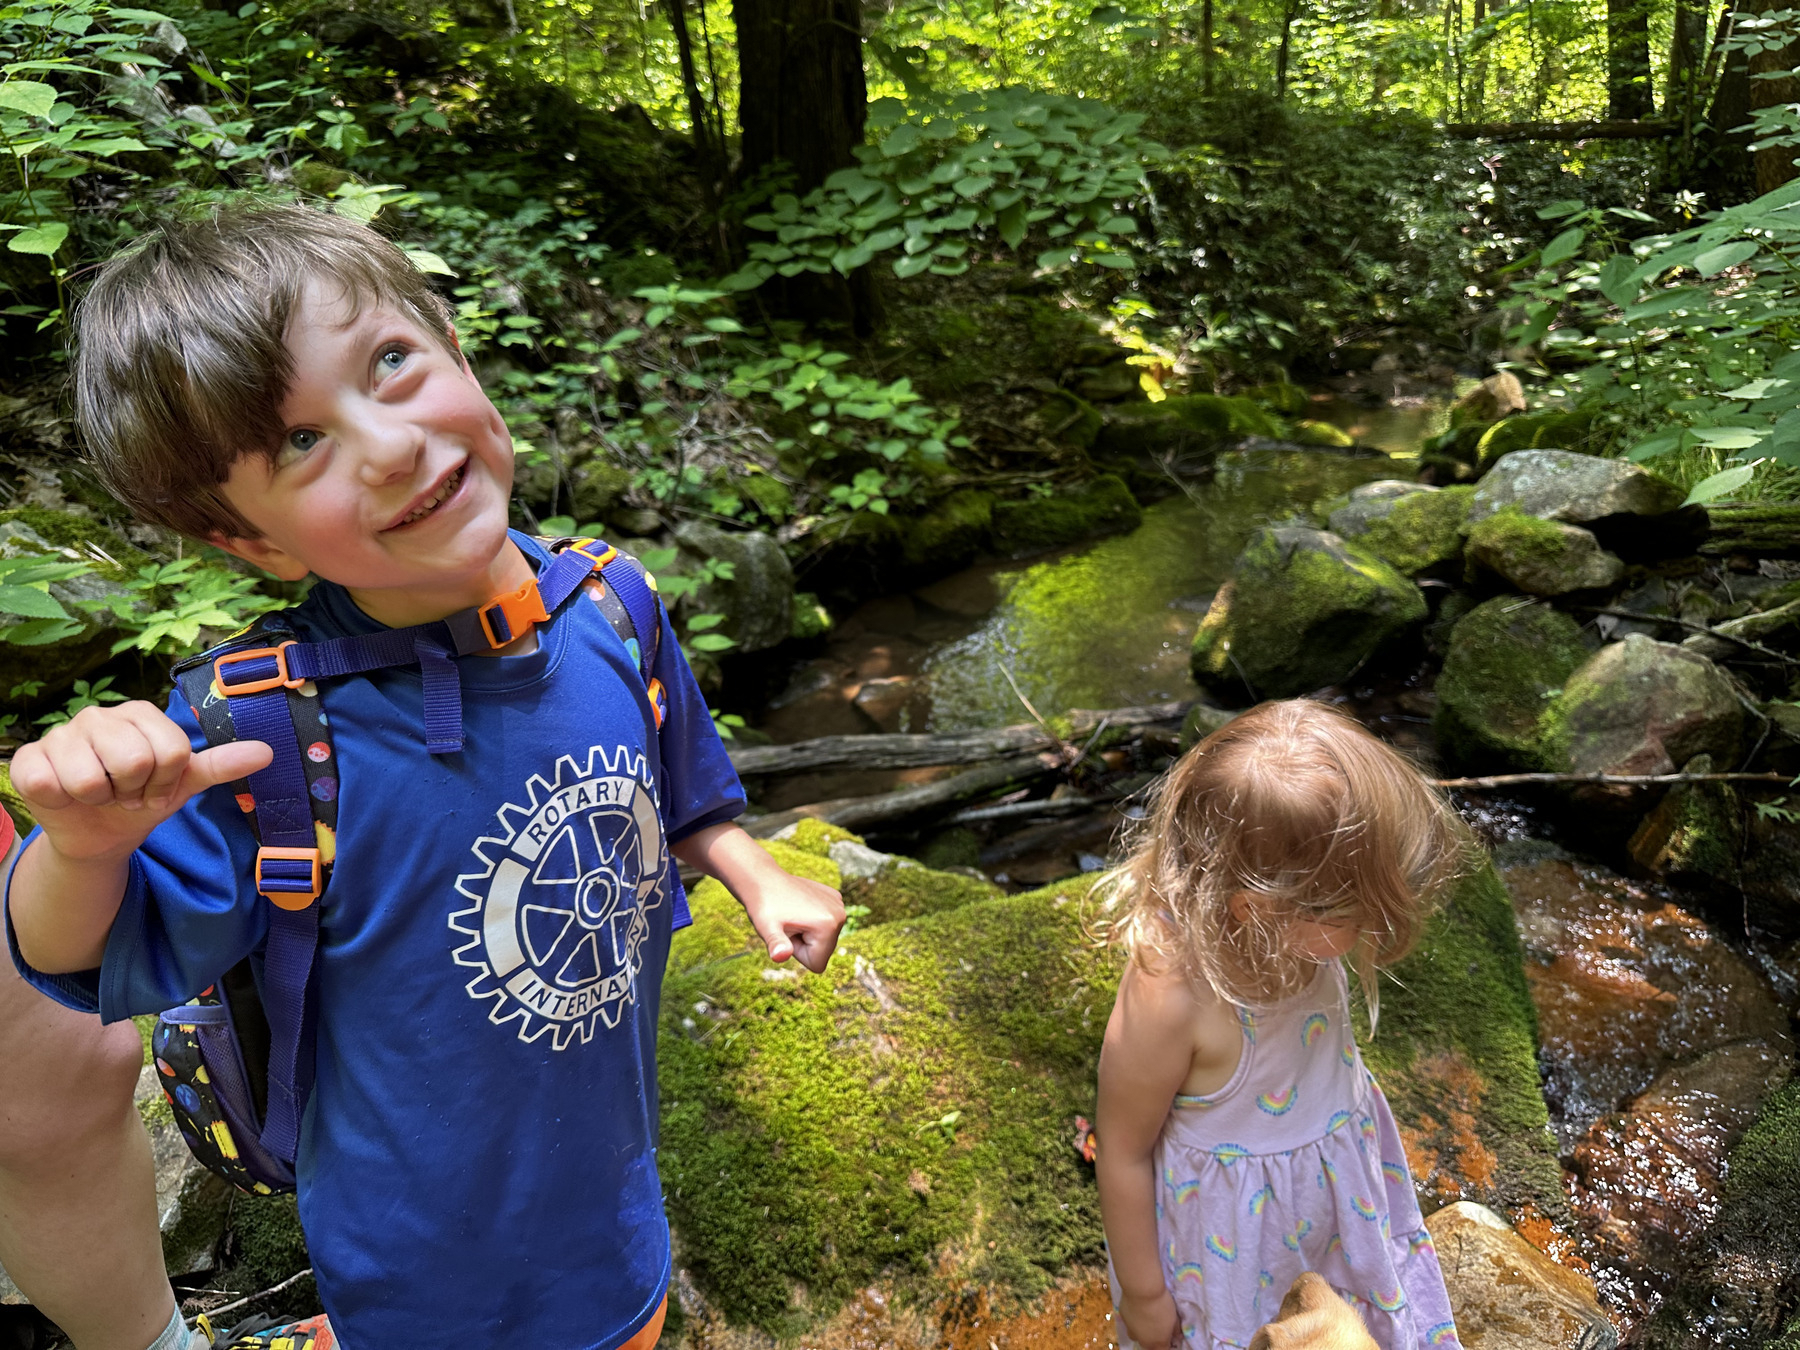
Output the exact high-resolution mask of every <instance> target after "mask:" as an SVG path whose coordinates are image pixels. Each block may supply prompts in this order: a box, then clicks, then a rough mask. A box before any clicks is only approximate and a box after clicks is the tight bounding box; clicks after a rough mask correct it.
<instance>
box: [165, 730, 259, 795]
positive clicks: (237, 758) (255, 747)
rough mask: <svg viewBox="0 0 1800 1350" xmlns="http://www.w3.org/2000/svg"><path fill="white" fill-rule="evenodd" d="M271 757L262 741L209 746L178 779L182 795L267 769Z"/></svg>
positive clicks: (190, 761)
mask: <svg viewBox="0 0 1800 1350" xmlns="http://www.w3.org/2000/svg"><path fill="white" fill-rule="evenodd" d="M274 758H275V752H274V751H273V750H271V749H270V748H269V747H268V745H266V744H265V743H264V742H262V741H233V742H231V743H230V744H229V745H215V746H211V747H209V748H207V749H205V750H202V751H201V752H200V753H199V754H197V755H195V756H194V757H193V758H192V759H190V760H189V761H188V766H187V772H186V773H184V774H183V775H182V776H181V790H182V795H183V797H184V798H185V797H191V796H193V795H194V794H195V793H197V792H204V791H206V789H208V788H211V787H217V786H218V785H219V784H220V783H229V782H232V781H233V780H235V779H239V778H247V777H249V776H250V775H251V774H253V773H255V772H256V771H257V770H258V769H263V768H267V767H268V765H269V762H270V761H271V760H273V759H274Z"/></svg>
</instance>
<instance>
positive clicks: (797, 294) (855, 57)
mask: <svg viewBox="0 0 1800 1350" xmlns="http://www.w3.org/2000/svg"><path fill="white" fill-rule="evenodd" d="M731 10H732V16H733V18H734V19H735V20H736V22H737V42H738V123H739V125H740V126H741V127H742V129H743V143H742V152H743V165H742V168H741V170H740V173H741V177H742V179H743V181H745V182H746V183H748V182H752V181H754V180H755V179H756V178H757V177H758V176H759V175H763V174H767V173H770V172H775V173H780V174H784V175H786V176H787V178H788V182H787V187H788V189H789V190H791V191H793V192H794V193H796V194H797V195H799V196H802V197H804V196H805V195H806V194H807V193H808V192H810V191H812V190H813V189H814V188H816V187H818V186H819V185H820V184H821V183H823V182H824V181H825V180H826V178H828V177H829V176H830V175H831V174H832V173H834V172H835V171H836V170H838V169H842V168H844V167H846V166H847V165H850V164H853V163H855V162H856V159H855V156H854V154H852V151H853V150H854V149H855V148H856V147H857V146H858V145H860V144H862V139H863V122H864V119H865V117H866V115H867V106H866V105H867V103H868V86H867V85H866V84H865V82H864V80H863V58H862V0H733V3H732V7H731ZM761 293H762V294H764V295H765V296H766V297H767V299H768V301H769V302H770V303H771V304H772V305H773V306H774V307H775V308H777V309H778V310H781V311H782V312H784V313H785V314H787V315H788V316H790V317H793V318H799V319H806V320H810V321H826V322H838V323H845V324H848V325H850V326H851V327H852V328H854V329H855V330H856V331H857V332H859V333H867V332H869V331H871V330H872V329H873V327H874V323H875V320H876V317H877V315H876V309H875V295H874V289H873V287H872V285H871V284H870V280H869V277H868V275H867V269H864V270H863V271H862V272H859V273H858V274H857V276H855V277H852V278H850V279H849V280H848V281H846V279H845V278H843V277H839V276H837V275H836V274H831V275H827V276H819V275H816V274H813V273H802V274H801V275H800V276H798V277H794V278H791V279H788V280H786V281H785V283H784V282H783V280H782V279H781V278H776V279H774V280H772V281H770V282H769V283H768V284H767V285H765V286H764V287H763V288H762V292H761Z"/></svg>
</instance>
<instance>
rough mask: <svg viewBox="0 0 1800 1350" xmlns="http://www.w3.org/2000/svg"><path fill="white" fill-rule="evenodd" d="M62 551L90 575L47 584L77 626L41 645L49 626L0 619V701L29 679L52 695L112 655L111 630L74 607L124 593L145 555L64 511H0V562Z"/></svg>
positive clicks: (42, 622)
mask: <svg viewBox="0 0 1800 1350" xmlns="http://www.w3.org/2000/svg"><path fill="white" fill-rule="evenodd" d="M65 549H66V550H72V551H73V552H74V553H75V554H76V555H77V556H78V557H79V558H80V560H82V561H84V562H86V563H88V565H89V567H90V569H91V570H89V571H88V572H86V573H84V574H82V575H81V576H77V577H71V578H69V579H68V580H66V581H53V582H51V583H50V584H49V591H50V594H51V596H52V597H53V598H55V599H56V600H57V601H58V602H59V603H60V604H61V605H62V608H63V610H64V612H65V613H66V614H67V615H68V616H69V618H70V619H72V620H74V621H75V622H76V624H78V625H79V627H78V628H76V629H75V631H73V632H71V633H70V634H69V635H68V636H66V637H63V638H60V639H57V640H54V641H49V642H46V641H45V640H44V637H45V636H46V635H48V630H47V629H46V625H47V624H49V623H51V622H53V621H52V620H46V619H20V618H17V617H15V616H13V615H0V625H3V626H0V697H4V696H5V695H6V694H7V692H8V691H9V690H11V689H13V688H15V687H16V686H18V685H20V684H21V683H23V682H26V681H31V680H36V681H39V682H41V683H42V684H43V685H44V686H45V687H46V688H47V689H50V690H54V689H58V688H60V687H62V686H64V685H66V684H67V683H68V682H69V681H70V680H74V679H78V678H80V677H81V676H83V675H86V674H87V673H89V672H90V671H92V670H93V669H95V668H96V667H97V666H99V665H101V664H102V663H103V662H105V660H106V659H107V657H108V656H110V655H111V653H112V644H113V642H114V640H115V639H116V638H117V637H118V635H119V634H118V629H116V628H115V627H113V626H112V624H111V623H109V622H107V620H106V619H105V618H104V617H102V615H98V614H94V613H91V612H89V611H87V610H84V609H82V608H81V607H80V604H81V602H82V601H85V600H110V599H113V598H115V597H119V596H125V595H129V594H130V592H128V591H127V590H126V589H125V588H124V586H122V585H121V584H120V582H121V580H122V578H123V577H124V576H126V575H128V574H129V573H130V572H131V571H132V570H133V569H135V568H136V567H137V566H138V565H139V564H140V563H142V562H143V561H145V556H144V555H143V554H142V553H141V552H139V550H137V549H135V548H133V547H132V546H131V545H130V544H128V543H126V542H125V541H124V540H123V539H121V538H120V537H119V536H118V535H117V534H115V533H113V531H111V530H109V529H107V528H106V527H105V526H104V525H101V524H100V523H99V522H97V521H95V520H93V519H91V518H89V517H87V516H84V515H77V514H76V513H74V512H71V511H46V510H43V509H41V508H35V507H24V508H21V509H19V510H15V511H6V512H0V558H13V557H19V556H21V555H28V554H30V555H43V556H48V557H50V558H53V559H55V560H57V561H62V560H63V559H64V558H66V557H68V555H67V554H65V553H64V552H63V550H65ZM108 559H111V561H108ZM68 560H69V561H75V558H68ZM56 622H60V621H56ZM34 630H45V631H44V632H43V633H38V632H34Z"/></svg>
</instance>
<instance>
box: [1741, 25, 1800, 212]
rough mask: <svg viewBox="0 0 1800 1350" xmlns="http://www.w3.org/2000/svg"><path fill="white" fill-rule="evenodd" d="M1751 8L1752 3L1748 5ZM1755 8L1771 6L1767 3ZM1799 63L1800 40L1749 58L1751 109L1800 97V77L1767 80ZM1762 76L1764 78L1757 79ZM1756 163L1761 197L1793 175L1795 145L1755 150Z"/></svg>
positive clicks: (1772, 105) (1789, 101)
mask: <svg viewBox="0 0 1800 1350" xmlns="http://www.w3.org/2000/svg"><path fill="white" fill-rule="evenodd" d="M1746 8H1752V6H1746ZM1755 8H1760V9H1770V8H1773V6H1772V5H1770V4H1768V3H1766V0H1765V3H1764V4H1762V5H1761V6H1756V7H1755ZM1796 65H1800V42H1790V43H1789V44H1788V45H1787V46H1785V47H1783V48H1781V49H1780V50H1778V51H1769V52H1758V53H1757V54H1756V55H1755V56H1753V57H1751V58H1750V110H1751V111H1752V112H1754V111H1755V110H1756V109H1758V108H1772V107H1775V106H1776V105H1777V104H1781V103H1793V102H1795V101H1796V100H1800V80H1795V79H1793V78H1792V77H1787V78H1783V79H1779V80H1774V79H1768V78H1766V77H1767V76H1768V75H1771V74H1773V73H1774V72H1776V71H1791V70H1792V69H1794V67H1795V66H1796ZM1759 76H1763V77H1765V78H1760V79H1759V78H1758V77H1759ZM1751 153H1752V156H1753V162H1754V164H1755V166H1756V191H1757V194H1758V195H1759V196H1760V195H1761V194H1762V193H1764V192H1773V191H1774V190H1775V189H1776V188H1778V187H1780V186H1781V185H1782V184H1783V183H1785V182H1787V181H1788V180H1790V179H1791V178H1793V176H1794V147H1793V146H1791V145H1784V146H1773V147H1771V148H1769V149H1767V150H1755V151H1752V152H1751Z"/></svg>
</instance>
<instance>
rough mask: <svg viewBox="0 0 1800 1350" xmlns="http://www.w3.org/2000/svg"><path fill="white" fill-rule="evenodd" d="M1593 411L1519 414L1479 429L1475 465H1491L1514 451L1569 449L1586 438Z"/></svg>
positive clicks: (1592, 419)
mask: <svg viewBox="0 0 1800 1350" xmlns="http://www.w3.org/2000/svg"><path fill="white" fill-rule="evenodd" d="M1593 421H1594V415H1593V414H1592V413H1565V412H1536V413H1522V414H1520V415H1519V416H1517V417H1508V418H1507V419H1506V420H1505V421H1502V422H1495V423H1494V424H1493V425H1492V426H1490V427H1486V428H1484V429H1483V430H1482V433H1481V437H1480V439H1479V440H1477V441H1476V443H1475V457H1476V461H1477V463H1478V464H1481V465H1490V464H1492V463H1493V462H1494V461H1495V460H1497V459H1499V458H1500V457H1501V456H1502V455H1510V454H1511V453H1512V452H1513V451H1515V450H1546V449H1565V450H1566V449H1568V448H1569V447H1570V446H1572V445H1579V444H1581V443H1582V442H1583V441H1585V440H1586V438H1587V435H1588V432H1589V431H1590V430H1591V429H1592V427H1593Z"/></svg>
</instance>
